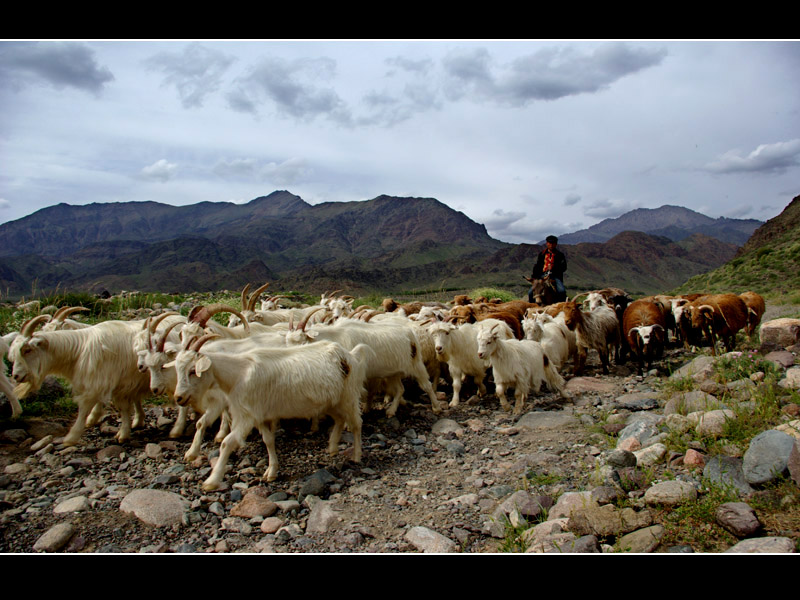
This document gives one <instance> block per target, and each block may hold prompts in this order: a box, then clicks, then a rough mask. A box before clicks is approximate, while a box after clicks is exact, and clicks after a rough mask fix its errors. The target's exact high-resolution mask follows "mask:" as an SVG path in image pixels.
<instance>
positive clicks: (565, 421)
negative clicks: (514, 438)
mask: <svg viewBox="0 0 800 600" xmlns="http://www.w3.org/2000/svg"><path fill="white" fill-rule="evenodd" d="M579 424H580V421H578V419H577V417H575V416H574V415H573V414H572V412H568V411H560V412H551V411H537V412H529V413H526V414H524V415H522V417H520V419H519V421H517V427H523V428H527V429H555V428H558V427H564V426H566V425H579Z"/></svg>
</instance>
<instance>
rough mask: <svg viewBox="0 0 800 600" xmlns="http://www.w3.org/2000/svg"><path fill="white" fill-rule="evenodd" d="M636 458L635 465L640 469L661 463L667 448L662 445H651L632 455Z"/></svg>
mask: <svg viewBox="0 0 800 600" xmlns="http://www.w3.org/2000/svg"><path fill="white" fill-rule="evenodd" d="M633 454H634V456H636V464H637V466H640V467H650V466H652V465H655V464H657V463H659V462H661V461H662V460H663V459H664V456H666V454H667V447H666V446H665V445H664V444H653V445H652V446H648V447H646V448H642V449H641V450H637V451H636V452H634V453H633Z"/></svg>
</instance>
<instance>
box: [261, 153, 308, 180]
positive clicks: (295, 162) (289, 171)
mask: <svg viewBox="0 0 800 600" xmlns="http://www.w3.org/2000/svg"><path fill="white" fill-rule="evenodd" d="M313 173H314V170H313V169H312V168H311V167H310V166H309V165H308V162H307V161H306V160H304V159H302V158H290V159H288V160H285V161H283V162H282V163H280V164H278V163H274V162H271V163H269V164H267V165H265V166H263V167H262V168H261V169H260V171H259V174H260V175H261V177H262V178H263V179H264V180H266V181H270V182H271V183H274V184H276V185H292V184H295V183H298V182H301V181H304V180H307V179H309V178H310V177H311V176H312V175H313Z"/></svg>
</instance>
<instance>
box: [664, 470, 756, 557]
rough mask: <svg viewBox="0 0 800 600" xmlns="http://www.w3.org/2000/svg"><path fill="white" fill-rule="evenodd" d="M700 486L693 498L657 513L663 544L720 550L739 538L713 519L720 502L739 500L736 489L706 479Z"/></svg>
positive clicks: (712, 550)
mask: <svg viewBox="0 0 800 600" xmlns="http://www.w3.org/2000/svg"><path fill="white" fill-rule="evenodd" d="M703 485H704V489H703V490H702V491H701V492H700V495H699V497H698V498H697V500H696V501H694V502H687V503H685V504H682V505H680V506H676V507H670V508H668V509H663V512H659V513H657V515H656V520H657V521H659V522H660V523H661V524H662V525H663V527H664V539H663V540H662V542H661V544H662V545H663V546H664V547H669V546H673V545H676V544H684V545H690V546H691V547H692V548H694V549H695V550H696V551H700V552H722V551H724V550H727V549H728V548H729V547H730V546H733V545H734V544H736V543H737V542H738V541H739V540H738V539H737V538H736V537H735V536H733V535H732V534H730V533H729V532H728V531H727V530H725V529H724V528H723V527H722V526H721V525H719V524H718V523H717V518H716V513H717V509H718V508H719V507H720V505H722V504H725V503H726V502H739V501H740V498H739V496H738V494H737V493H736V490H735V489H733V488H732V487H727V486H722V485H717V484H712V483H710V482H709V481H707V480H704V482H703Z"/></svg>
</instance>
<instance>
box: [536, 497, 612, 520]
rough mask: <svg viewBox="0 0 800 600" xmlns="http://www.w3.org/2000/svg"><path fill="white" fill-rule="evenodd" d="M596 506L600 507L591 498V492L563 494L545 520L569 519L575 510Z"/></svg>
mask: <svg viewBox="0 0 800 600" xmlns="http://www.w3.org/2000/svg"><path fill="white" fill-rule="evenodd" d="M598 506H600V505H599V504H598V503H597V501H596V500H595V499H594V498H592V493H591V492H565V493H564V494H561V496H559V498H558V500H557V501H556V503H555V505H554V506H553V507H552V508H551V509H550V510H549V511H548V512H547V520H548V521H549V520H551V519H558V518H561V517H569V516H570V514H571V513H572V512H573V511H575V510H578V509H586V508H596V507H598Z"/></svg>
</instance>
